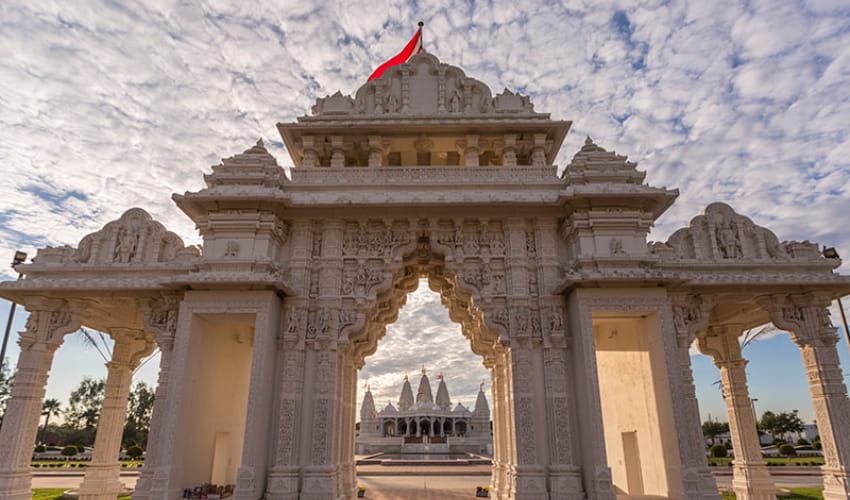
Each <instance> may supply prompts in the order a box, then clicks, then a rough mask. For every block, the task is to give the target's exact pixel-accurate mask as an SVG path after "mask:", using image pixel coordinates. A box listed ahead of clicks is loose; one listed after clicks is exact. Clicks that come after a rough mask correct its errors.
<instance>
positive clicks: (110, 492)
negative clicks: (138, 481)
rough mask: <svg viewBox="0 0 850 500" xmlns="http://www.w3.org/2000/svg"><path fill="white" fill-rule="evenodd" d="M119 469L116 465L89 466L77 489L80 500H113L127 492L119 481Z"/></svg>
mask: <svg viewBox="0 0 850 500" xmlns="http://www.w3.org/2000/svg"><path fill="white" fill-rule="evenodd" d="M120 477H121V474H120V469H119V465H118V464H117V463H116V464H91V465H89V467H88V469H86V475H85V477H84V478H83V483H82V484H81V485H80V489H79V493H78V494H79V497H78V498H79V499H80V500H114V499H115V498H117V497H118V496H119V494H121V493H124V492H126V491H129V490H128V489H127V487H126V486H124V484H123V483H121V481H120Z"/></svg>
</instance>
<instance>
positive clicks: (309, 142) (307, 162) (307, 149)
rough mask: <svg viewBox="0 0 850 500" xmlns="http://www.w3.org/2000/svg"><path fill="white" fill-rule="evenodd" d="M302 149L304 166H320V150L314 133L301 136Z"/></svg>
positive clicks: (302, 163) (302, 164)
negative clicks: (317, 148) (317, 147)
mask: <svg viewBox="0 0 850 500" xmlns="http://www.w3.org/2000/svg"><path fill="white" fill-rule="evenodd" d="M301 149H302V152H303V153H302V154H303V156H302V157H301V166H302V167H318V166H319V152H318V151H317V150H316V138H315V137H313V136H312V135H305V136H303V137H302V138H301Z"/></svg>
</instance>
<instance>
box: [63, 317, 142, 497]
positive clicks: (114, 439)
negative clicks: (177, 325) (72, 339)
mask: <svg viewBox="0 0 850 500" xmlns="http://www.w3.org/2000/svg"><path fill="white" fill-rule="evenodd" d="M109 335H110V336H111V337H112V338H113V339H115V346H114V347H113V349H112V361H110V362H109V363H106V368H107V370H108V374H107V377H106V386H105V388H104V396H103V406H102V408H101V410H100V417H99V418H98V421H97V434H96V436H95V440H94V451H93V452H92V461H91V464H89V467H88V468H86V474H85V477H84V478H83V483H82V485H80V490H79V498H80V499H81V500H112V499H114V498H116V497H118V495H119V494H120V493H122V492H123V491H124V490H125V489H126V487H125V486H124V485H123V484H122V483H121V481H120V472H121V464H120V463H119V461H118V455H119V454H120V452H121V436H122V434H123V431H124V422H125V420H126V419H127V399H128V397H129V395H130V384H132V382H133V370H135V369H136V367H137V366H139V362H141V360H142V358H144V357H145V356H148V355H150V354H151V353H152V352H153V350H154V345H155V344H154V340H153V336H152V335H147V334H145V332H144V331H143V330H134V329H129V328H113V329H112V330H110V331H109Z"/></svg>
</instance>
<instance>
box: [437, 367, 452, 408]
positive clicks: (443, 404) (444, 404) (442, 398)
mask: <svg viewBox="0 0 850 500" xmlns="http://www.w3.org/2000/svg"><path fill="white" fill-rule="evenodd" d="M437 380H439V381H440V384H439V385H438V386H437V400H436V404H437V406H439V407H440V408H442V409H444V410H449V411H451V409H452V401H451V400H450V399H449V389H448V387H446V379H444V378H443V375H442V374H440V375H437Z"/></svg>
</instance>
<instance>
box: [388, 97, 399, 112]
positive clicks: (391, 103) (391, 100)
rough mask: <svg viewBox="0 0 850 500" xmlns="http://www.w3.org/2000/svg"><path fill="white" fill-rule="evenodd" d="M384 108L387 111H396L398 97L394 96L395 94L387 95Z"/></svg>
mask: <svg viewBox="0 0 850 500" xmlns="http://www.w3.org/2000/svg"><path fill="white" fill-rule="evenodd" d="M386 110H387V113H398V110H399V102H398V97H396V96H395V94H390V95H389V96H387V106H386Z"/></svg>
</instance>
